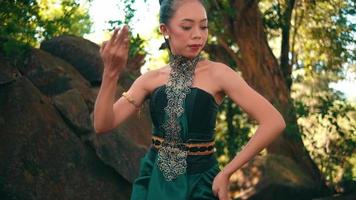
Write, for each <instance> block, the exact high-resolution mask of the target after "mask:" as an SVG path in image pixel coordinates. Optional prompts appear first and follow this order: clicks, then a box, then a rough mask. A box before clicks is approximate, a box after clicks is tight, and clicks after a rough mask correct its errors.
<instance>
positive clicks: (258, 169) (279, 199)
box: [230, 154, 320, 200]
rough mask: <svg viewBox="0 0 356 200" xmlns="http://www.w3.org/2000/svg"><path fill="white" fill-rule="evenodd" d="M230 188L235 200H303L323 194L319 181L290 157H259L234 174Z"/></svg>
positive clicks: (272, 155)
mask: <svg viewBox="0 0 356 200" xmlns="http://www.w3.org/2000/svg"><path fill="white" fill-rule="evenodd" d="M230 191H233V192H232V194H231V195H232V197H233V198H234V199H236V200H238V199H239V200H240V199H249V200H255V199H256V200H259V199H263V200H285V199H288V200H304V199H312V198H315V197H318V196H319V195H320V191H319V189H318V187H317V184H316V183H315V182H314V181H313V180H311V179H310V178H309V177H306V176H305V174H304V173H303V172H302V171H301V170H300V169H299V168H298V167H297V165H296V163H295V162H294V161H293V160H291V159H290V158H288V157H285V156H281V155H274V154H268V155H265V156H256V157H255V158H254V159H253V160H251V161H250V162H248V163H247V164H246V165H245V166H243V167H242V168H241V169H240V170H238V171H236V172H235V173H234V174H233V175H232V176H231V185H230Z"/></svg>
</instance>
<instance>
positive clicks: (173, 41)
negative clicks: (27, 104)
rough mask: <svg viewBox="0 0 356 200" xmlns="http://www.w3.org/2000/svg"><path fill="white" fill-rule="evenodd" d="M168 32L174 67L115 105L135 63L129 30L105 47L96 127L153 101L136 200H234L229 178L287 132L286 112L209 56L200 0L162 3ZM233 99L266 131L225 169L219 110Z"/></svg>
mask: <svg viewBox="0 0 356 200" xmlns="http://www.w3.org/2000/svg"><path fill="white" fill-rule="evenodd" d="M160 4H161V9H160V22H161V24H160V30H161V32H162V33H163V35H164V38H165V40H166V45H167V47H168V49H169V52H170V62H169V64H168V65H167V66H164V67H162V68H160V69H157V70H152V71H149V72H147V73H145V74H142V75H141V76H140V77H139V78H137V79H136V80H135V82H134V83H133V84H132V86H131V87H130V89H129V90H128V91H127V92H125V93H123V96H122V97H121V98H119V99H118V100H117V101H116V102H114V94H115V90H116V83H117V81H118V77H119V74H120V73H121V72H122V70H123V69H124V67H125V65H126V62H127V54H128V49H129V36H128V28H127V26H124V27H123V28H122V29H121V30H118V29H116V30H115V31H114V34H113V36H112V38H111V39H110V40H109V41H107V42H104V43H103V45H102V48H101V50H100V52H101V56H102V58H103V62H104V73H103V81H102V85H101V88H100V91H99V94H98V97H97V100H96V103H95V108H94V127H95V130H96V131H97V132H98V133H99V132H106V131H108V130H111V129H113V128H115V127H117V126H119V125H120V124H121V123H123V122H124V121H125V120H126V119H127V118H128V117H129V116H130V115H132V114H133V113H135V112H137V111H138V110H139V108H140V106H141V105H142V104H143V102H144V101H145V99H148V98H149V99H150V110H151V117H152V122H153V125H154V128H153V131H152V140H153V144H152V147H151V148H150V149H149V151H148V152H147V153H146V154H145V156H144V157H143V158H142V159H141V161H140V174H139V177H137V179H136V180H135V182H134V184H133V191H132V195H131V199H132V200H143V199H150V200H153V199H155V200H161V199H170V200H184V199H220V200H226V199H228V186H229V178H230V176H231V175H232V173H233V172H235V171H236V170H237V169H239V168H240V167H241V166H242V165H243V164H245V163H246V162H248V161H249V160H250V159H252V158H253V156H255V155H256V154H257V153H259V152H260V151H261V150H262V149H263V148H265V147H266V146H267V145H268V144H270V143H271V142H272V141H273V140H274V139H275V138H276V137H277V136H278V135H279V134H280V133H281V132H282V131H283V129H284V128H285V122H284V119H283V117H282V116H281V114H280V113H279V112H278V111H277V110H276V109H275V108H274V107H273V106H272V105H271V104H270V103H269V102H268V101H267V100H266V99H265V98H263V97H262V96H261V95H259V94H258V93H257V92H256V91H254V90H253V89H252V88H250V87H249V85H248V84H247V83H246V82H245V81H244V80H243V79H242V78H241V77H240V76H239V75H237V73H236V72H235V71H233V70H232V69H230V68H229V67H228V66H226V65H224V64H222V63H218V62H213V61H210V60H206V59H202V58H201V56H200V52H201V50H202V49H203V47H204V45H205V43H206V41H207V37H208V28H207V24H208V19H207V14H206V10H205V7H204V5H203V2H202V1H200V0H160ZM225 96H228V97H229V98H231V99H232V100H233V101H234V102H235V103H236V104H237V105H238V106H240V107H241V108H242V109H243V110H244V111H245V112H247V113H248V114H249V115H250V116H251V117H253V118H254V119H256V120H257V121H258V123H259V127H258V129H257V131H256V133H255V134H254V136H253V137H252V138H251V139H250V141H249V142H248V143H247V144H246V145H245V147H244V148H243V150H241V151H240V152H239V153H238V154H237V155H236V157H235V158H234V159H233V160H232V161H231V162H230V163H228V164H227V165H226V166H225V167H224V168H223V169H222V170H220V169H219V167H218V164H217V161H216V156H215V154H214V149H213V147H214V129H215V120H216V113H217V110H218V106H219V105H220V104H221V102H222V101H223V98H224V97H225Z"/></svg>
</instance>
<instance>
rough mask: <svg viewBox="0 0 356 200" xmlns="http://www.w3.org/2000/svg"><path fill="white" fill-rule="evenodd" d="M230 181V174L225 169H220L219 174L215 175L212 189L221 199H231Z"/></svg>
mask: <svg viewBox="0 0 356 200" xmlns="http://www.w3.org/2000/svg"><path fill="white" fill-rule="evenodd" d="M229 183H230V176H229V175H228V174H226V173H224V172H223V171H220V172H219V173H218V175H216V176H215V178H214V181H213V186H212V190H213V193H214V195H215V196H216V197H218V198H219V200H229Z"/></svg>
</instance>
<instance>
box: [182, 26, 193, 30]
mask: <svg viewBox="0 0 356 200" xmlns="http://www.w3.org/2000/svg"><path fill="white" fill-rule="evenodd" d="M182 28H183V30H190V28H191V27H188V26H183V27H182Z"/></svg>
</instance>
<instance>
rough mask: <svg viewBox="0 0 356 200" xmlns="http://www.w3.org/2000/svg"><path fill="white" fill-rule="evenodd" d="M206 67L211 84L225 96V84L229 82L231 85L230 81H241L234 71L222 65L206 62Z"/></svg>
mask: <svg viewBox="0 0 356 200" xmlns="http://www.w3.org/2000/svg"><path fill="white" fill-rule="evenodd" d="M206 65H207V66H208V70H209V76H210V77H211V79H212V82H214V83H215V84H216V86H217V87H219V91H220V92H223V93H225V94H226V84H227V83H229V82H230V83H231V80H235V81H236V80H239V81H242V80H241V79H242V77H241V76H239V74H238V73H237V72H236V71H235V70H233V69H232V68H231V67H229V66H228V65H226V64H224V63H221V62H215V61H211V60H207V64H206ZM229 80H230V81H229ZM235 83H236V82H235Z"/></svg>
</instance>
